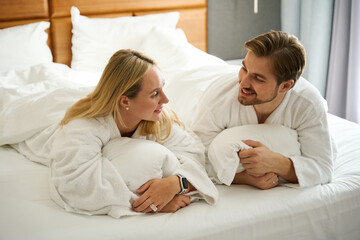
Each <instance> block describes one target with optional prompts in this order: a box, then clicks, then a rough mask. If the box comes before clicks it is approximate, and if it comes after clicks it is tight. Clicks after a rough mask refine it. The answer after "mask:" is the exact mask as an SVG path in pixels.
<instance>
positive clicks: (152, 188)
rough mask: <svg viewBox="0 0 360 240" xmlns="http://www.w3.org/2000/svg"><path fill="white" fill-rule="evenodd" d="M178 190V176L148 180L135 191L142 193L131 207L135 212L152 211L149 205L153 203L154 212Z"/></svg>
mask: <svg viewBox="0 0 360 240" xmlns="http://www.w3.org/2000/svg"><path fill="white" fill-rule="evenodd" d="M180 190H181V187H180V182H179V177H178V176H175V175H172V176H169V177H166V178H160V179H152V180H149V181H147V182H146V183H145V184H144V185H142V186H141V187H140V188H139V189H138V190H137V191H136V193H138V194H142V195H141V196H140V197H139V198H138V199H137V200H136V201H135V202H134V203H133V204H132V206H133V209H134V211H136V212H143V213H147V212H152V211H153V210H152V209H151V207H150V205H151V204H154V205H155V206H156V208H157V211H156V212H159V211H161V210H162V209H163V208H164V207H165V206H166V205H167V204H168V203H169V202H170V201H171V200H172V199H173V198H174V196H175V195H176V194H178V193H179V192H180Z"/></svg>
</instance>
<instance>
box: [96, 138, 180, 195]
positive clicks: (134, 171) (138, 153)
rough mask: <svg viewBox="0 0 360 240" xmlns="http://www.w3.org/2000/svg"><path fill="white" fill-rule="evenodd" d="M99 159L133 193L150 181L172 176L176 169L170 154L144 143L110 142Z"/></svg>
mask: <svg viewBox="0 0 360 240" xmlns="http://www.w3.org/2000/svg"><path fill="white" fill-rule="evenodd" d="M103 156H104V157H106V158H107V159H109V160H110V161H111V163H112V164H113V165H114V166H115V168H116V169H117V170H118V172H119V173H120V175H121V177H122V178H123V180H124V182H125V183H126V185H127V186H128V188H129V189H130V191H132V192H134V193H135V192H136V190H137V189H138V188H140V187H141V185H143V184H144V183H146V182H147V181H149V180H151V179H154V178H163V177H167V176H170V175H173V173H174V172H175V170H176V169H177V168H178V167H179V166H180V162H179V160H178V159H177V158H176V156H175V154H174V153H173V152H171V151H170V150H169V149H167V148H166V147H164V146H163V145H161V144H159V143H157V142H153V141H150V140H145V139H132V138H126V137H121V138H116V139H113V140H111V141H110V142H108V143H107V144H105V146H104V148H103Z"/></svg>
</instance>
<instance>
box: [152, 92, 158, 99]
mask: <svg viewBox="0 0 360 240" xmlns="http://www.w3.org/2000/svg"><path fill="white" fill-rule="evenodd" d="M157 95H159V92H158V91H155V92H154V93H153V95H152V96H151V97H153V98H154V97H156V96H157Z"/></svg>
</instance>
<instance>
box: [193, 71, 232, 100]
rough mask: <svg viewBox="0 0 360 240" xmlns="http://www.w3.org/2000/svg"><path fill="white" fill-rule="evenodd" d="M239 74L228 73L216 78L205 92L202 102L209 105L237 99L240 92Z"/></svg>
mask: <svg viewBox="0 0 360 240" xmlns="http://www.w3.org/2000/svg"><path fill="white" fill-rule="evenodd" d="M238 86H239V84H238V77H237V75H234V74H232V75H226V76H224V77H221V78H218V79H216V80H215V81H214V82H212V83H211V84H210V85H209V87H208V88H207V89H206V90H205V92H204V93H203V95H202V97H201V99H200V103H201V104H205V105H208V106H211V105H216V104H217V103H224V101H226V102H227V101H233V100H234V99H237V97H236V96H237V92H238Z"/></svg>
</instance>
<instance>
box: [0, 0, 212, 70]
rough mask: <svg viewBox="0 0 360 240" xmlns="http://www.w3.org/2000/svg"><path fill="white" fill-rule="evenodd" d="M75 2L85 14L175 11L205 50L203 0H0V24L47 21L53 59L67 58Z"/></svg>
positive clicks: (190, 36) (189, 34)
mask: <svg viewBox="0 0 360 240" xmlns="http://www.w3.org/2000/svg"><path fill="white" fill-rule="evenodd" d="M72 6H76V7H77V8H79V10H80V13H81V15H84V16H88V17H108V18H111V17H121V16H140V15H145V14H154V13H163V12H171V11H178V12H180V19H179V22H178V25H177V27H179V28H182V29H183V30H184V32H185V34H186V36H187V38H188V40H189V42H190V43H192V44H193V45H194V46H196V47H197V48H199V49H201V50H203V51H206V50H207V41H206V39H207V33H206V29H207V2H206V0H0V28H6V27H12V26H17V25H22V24H27V23H31V22H38V21H49V22H50V23H51V26H50V30H49V32H48V33H49V41H48V44H49V46H50V48H51V50H52V53H53V57H54V62H58V63H65V64H67V65H69V66H70V62H71V36H72V33H71V29H72V26H71V19H70V8H71V7H72Z"/></svg>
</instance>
